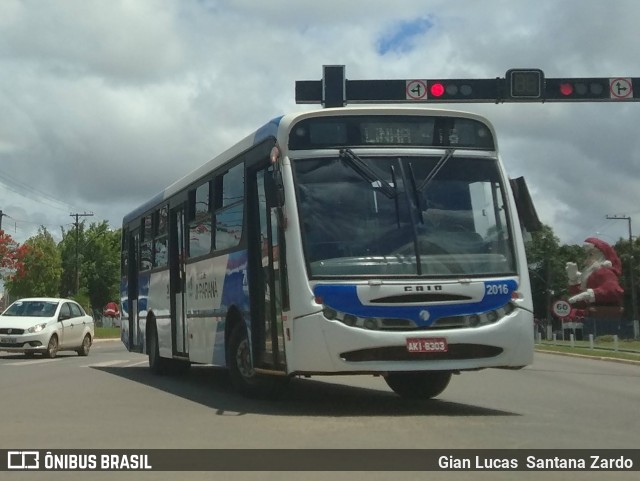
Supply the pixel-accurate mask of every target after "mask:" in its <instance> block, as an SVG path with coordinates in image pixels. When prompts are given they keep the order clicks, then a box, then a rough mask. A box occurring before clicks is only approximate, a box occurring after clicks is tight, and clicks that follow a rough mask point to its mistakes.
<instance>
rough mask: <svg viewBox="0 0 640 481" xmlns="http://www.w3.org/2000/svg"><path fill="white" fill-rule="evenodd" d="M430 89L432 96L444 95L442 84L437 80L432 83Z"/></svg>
mask: <svg viewBox="0 0 640 481" xmlns="http://www.w3.org/2000/svg"><path fill="white" fill-rule="evenodd" d="M430 90H431V95H432V96H433V97H442V96H443V95H444V85H443V84H441V83H439V82H438V83H434V84H432V85H431V89H430Z"/></svg>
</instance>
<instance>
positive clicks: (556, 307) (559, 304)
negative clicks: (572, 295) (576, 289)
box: [553, 301, 571, 317]
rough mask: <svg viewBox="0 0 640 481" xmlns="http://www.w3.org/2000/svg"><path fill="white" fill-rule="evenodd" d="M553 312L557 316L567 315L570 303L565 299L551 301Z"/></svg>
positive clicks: (569, 310)
mask: <svg viewBox="0 0 640 481" xmlns="http://www.w3.org/2000/svg"><path fill="white" fill-rule="evenodd" d="M553 313H554V314H555V315H556V316H558V317H567V316H568V315H569V314H570V313H571V304H569V303H568V302H567V301H556V302H554V303H553Z"/></svg>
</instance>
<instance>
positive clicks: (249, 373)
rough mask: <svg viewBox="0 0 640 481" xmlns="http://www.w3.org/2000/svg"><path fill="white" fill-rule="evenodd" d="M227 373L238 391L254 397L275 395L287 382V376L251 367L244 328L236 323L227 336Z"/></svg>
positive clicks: (249, 350) (249, 351) (247, 340)
mask: <svg viewBox="0 0 640 481" xmlns="http://www.w3.org/2000/svg"><path fill="white" fill-rule="evenodd" d="M228 359H229V375H230V377H231V384H233V387H234V388H235V389H237V390H238V391H239V392H240V393H242V394H243V395H245V396H248V397H254V398H265V397H267V398H271V397H275V396H277V395H278V394H279V393H280V392H281V391H282V389H283V388H284V386H285V385H286V384H287V381H288V378H287V377H280V376H271V375H265V374H258V373H257V372H256V371H255V369H254V368H253V362H252V360H251V349H250V346H249V339H248V338H247V333H246V330H245V329H243V327H242V325H240V324H237V325H236V326H235V327H234V328H233V330H232V331H231V336H230V338H229V356H228Z"/></svg>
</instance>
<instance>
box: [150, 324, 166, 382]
mask: <svg viewBox="0 0 640 481" xmlns="http://www.w3.org/2000/svg"><path fill="white" fill-rule="evenodd" d="M150 328H151V329H149V333H148V336H149V338H148V341H147V342H148V344H147V353H148V355H149V368H151V371H152V372H153V373H154V374H161V375H162V374H167V372H168V370H169V363H168V360H167V359H165V358H162V357H160V345H159V343H158V331H157V329H156V326H155V324H152V325H151V326H150Z"/></svg>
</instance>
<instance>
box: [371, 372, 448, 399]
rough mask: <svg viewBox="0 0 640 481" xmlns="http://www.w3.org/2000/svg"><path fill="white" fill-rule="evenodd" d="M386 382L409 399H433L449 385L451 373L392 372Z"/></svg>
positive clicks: (386, 377)
mask: <svg viewBox="0 0 640 481" xmlns="http://www.w3.org/2000/svg"><path fill="white" fill-rule="evenodd" d="M384 380H385V381H386V383H387V385H388V386H389V387H390V388H391V389H392V390H393V392H395V393H396V394H397V395H399V396H402V397H404V398H409V399H431V398H433V397H436V396H437V395H438V394H440V393H442V391H444V390H445V389H446V387H447V386H448V385H449V381H451V372H450V371H427V372H390V373H389V374H387V375H386V376H385V378H384Z"/></svg>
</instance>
